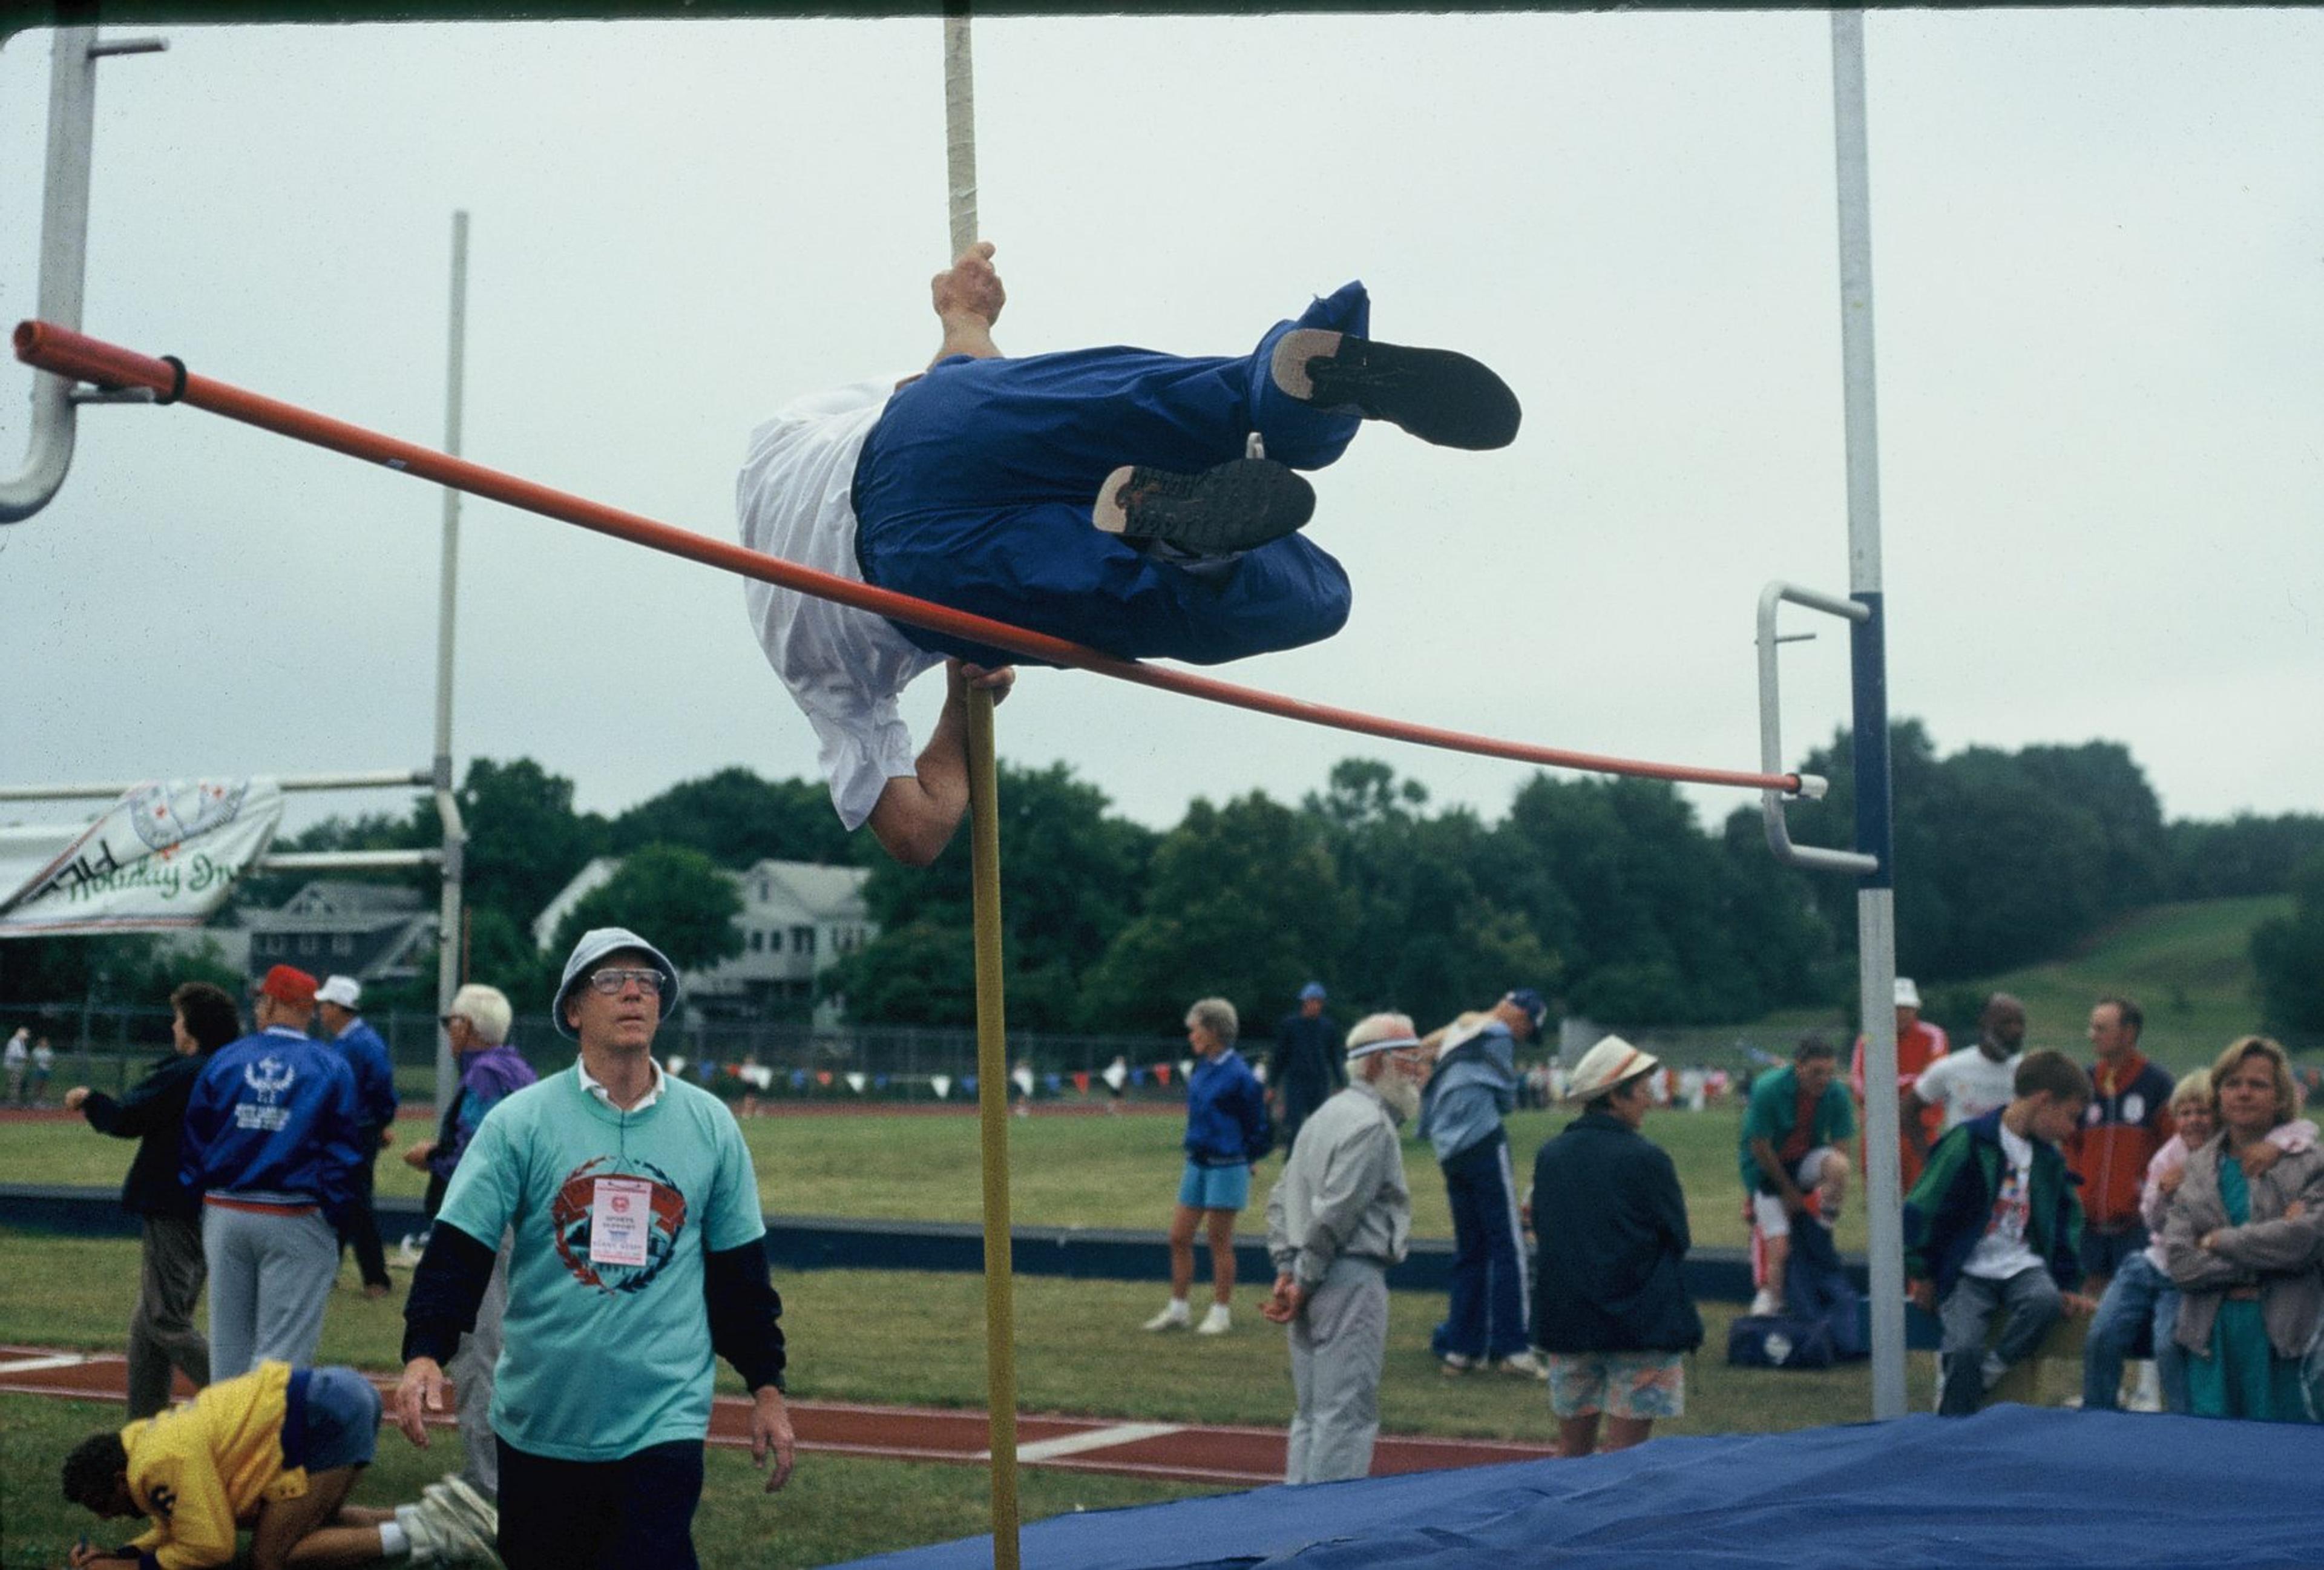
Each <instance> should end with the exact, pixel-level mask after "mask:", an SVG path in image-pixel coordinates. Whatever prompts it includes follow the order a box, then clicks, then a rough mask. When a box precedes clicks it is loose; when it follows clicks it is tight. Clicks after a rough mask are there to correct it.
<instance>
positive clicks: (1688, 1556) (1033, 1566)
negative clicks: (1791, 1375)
mask: <svg viewBox="0 0 2324 1570" xmlns="http://www.w3.org/2000/svg"><path fill="white" fill-rule="evenodd" d="M809 1464H812V1462H811V1461H810V1462H809ZM2319 1494H2324V1427H2292V1426H2286V1425H2280V1424H2264V1423H2230V1422H2220V1421H2212V1420H2207V1419H2204V1418H2167V1417H2154V1416H2143V1415H2133V1414H2125V1413H2104V1412H2093V1413H2088V1414H2084V1413H2080V1412H2069V1411H2056V1410H2037V1409H2035V1408H2027V1407H2011V1406H2004V1407H1996V1408H1991V1409H1989V1410H1987V1411H1985V1412H1983V1413H1980V1414H1979V1415H1978V1416H1977V1417H1974V1418H1960V1419H1950V1420H1945V1419H1939V1418H1933V1417H1928V1416H1916V1417H1910V1418H1900V1419H1898V1420H1897V1421H1895V1422H1894V1423H1885V1424H1872V1423H1865V1424H1854V1425H1850V1426H1849V1427H1833V1428H1810V1429H1805V1430H1802V1431H1800V1432H1797V1433H1791V1434H1768V1435H1728V1436H1718V1437H1712V1438H1700V1439H1656V1440H1654V1441H1652V1442H1650V1443H1649V1444H1646V1445H1641V1446H1639V1447H1638V1448H1637V1449H1635V1450H1629V1451H1626V1452H1623V1453H1620V1454H1618V1455H1600V1456H1593V1457H1591V1458H1589V1459H1586V1460H1581V1461H1528V1462H1519V1463H1517V1464H1511V1465H1507V1466H1482V1467H1474V1468H1471V1469H1469V1470H1466V1471H1461V1472H1438V1473H1416V1474H1413V1475H1409V1476H1403V1477H1382V1478H1368V1479H1365V1480H1364V1481H1362V1482H1337V1483H1326V1484H1322V1485H1319V1486H1314V1487H1307V1488H1296V1489H1295V1488H1280V1487H1278V1488H1262V1489H1255V1490H1253V1491H1250V1492H1248V1493H1240V1494H1230V1495H1224V1496H1221V1497H1217V1498H1211V1499H1197V1500H1183V1501H1177V1502H1175V1503H1171V1504H1163V1505H1148V1506H1145V1507H1143V1508H1140V1509H1137V1510H1106V1511H1100V1512H1095V1513H1092V1514H1086V1515H1072V1516H1060V1517H1056V1518H1054V1519H1049V1520H1046V1521H1041V1522H1037V1523H1036V1524H1034V1525H1032V1526H1029V1527H1028V1528H1025V1530H1024V1533H1023V1537H1022V1542H1023V1548H1024V1564H1025V1566H1026V1570H1198V1567H1200V1570H1213V1567H1216V1570H1226V1567H1228V1566H1233V1567H1236V1570H1245V1567H1252V1566H1277V1565H1281V1566H1296V1567H1297V1570H1352V1567H1354V1566H1387V1565H1392V1566H1405V1567H1412V1570H1420V1567H1423V1566H1425V1567H1427V1570H1452V1567H1453V1566H1462V1567H1464V1570H1466V1567H1474V1566H1493V1567H1496V1570H1499V1567H1501V1566H1521V1565H1556V1566H1560V1567H1561V1570H1563V1567H1565V1566H1614V1565H1621V1566H1637V1565H1648V1566H1660V1565H1687V1566H1694V1565H1701V1566H1717V1567H1720V1570H1730V1567H1731V1570H1741V1567H1743V1566H1766V1567H1767V1570H1821V1567H1824V1566H1830V1567H1831V1570H1861V1567H1863V1566H1867V1565H1873V1566H1878V1567H1879V1570H1904V1567H1906V1566H1914V1565H1942V1566H1947V1567H1962V1570H1965V1567H1969V1566H1986V1565H2026V1566H2033V1565H2043V1566H2051V1565H2108V1566H2115V1565H2121V1566H2144V1565H2201V1566H2205V1567H2206V1570H2223V1567H2226V1566H2247V1565H2248V1566H2259V1565H2270V1566H2274V1565H2324V1502H2319ZM857 1563H858V1565H862V1566H866V1567H870V1566H877V1567H878V1570H971V1567H975V1570H983V1567H985V1566H989V1565H991V1563H992V1550H991V1539H990V1538H964V1539H962V1540H961V1541H959V1542H955V1543H943V1544H938V1545H936V1546H935V1547H927V1548H916V1549H912V1550H909V1551H908V1552H904V1553H899V1554H888V1555H882V1556H879V1557H876V1558H871V1559H864V1560H860V1561H858V1562H857Z"/></svg>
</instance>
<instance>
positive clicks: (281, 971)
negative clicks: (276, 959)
mask: <svg viewBox="0 0 2324 1570" xmlns="http://www.w3.org/2000/svg"><path fill="white" fill-rule="evenodd" d="M251 991H252V992H253V993H260V994H263V995H264V996H266V997H270V998H272V999H273V1000H274V1001H275V1002H278V1003H306V1004H310V1005H311V1004H312V1003H313V1002H314V1001H315V978H314V977H313V976H310V975H309V974H307V973H306V972H305V971H303V970H300V968H299V967H298V966H297V965H276V966H275V967H274V968H273V969H272V970H270V971H268V972H267V973H266V979H265V980H264V981H262V982H260V983H259V984H257V985H256V986H254V987H253V988H252V989H251Z"/></svg>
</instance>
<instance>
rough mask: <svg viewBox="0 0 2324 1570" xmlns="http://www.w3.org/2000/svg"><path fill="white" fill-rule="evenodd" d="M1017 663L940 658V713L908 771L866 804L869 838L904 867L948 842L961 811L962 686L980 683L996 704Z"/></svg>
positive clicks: (964, 797)
mask: <svg viewBox="0 0 2324 1570" xmlns="http://www.w3.org/2000/svg"><path fill="white" fill-rule="evenodd" d="M1016 679H1017V668H1016V667H1015V666H1013V665H1004V666H1002V667H1001V668H1000V669H999V670H985V669H984V668H983V667H982V666H981V665H965V664H963V663H962V662H961V661H959V660H945V705H944V713H943V714H942V715H940V716H937V719H936V732H935V734H932V735H930V736H929V737H928V744H927V746H925V747H923V748H921V749H920V755H919V757H918V759H916V760H914V762H913V764H912V767H913V768H914V769H915V770H916V771H918V772H916V773H912V774H899V775H898V776H896V777H895V778H894V779H892V780H889V781H888V784H887V788H886V789H885V790H881V792H880V799H879V801H878V802H877V803H876V804H875V805H874V806H873V807H872V808H871V835H872V837H873V838H875V839H877V840H878V841H879V842H880V845H881V848H882V849H883V850H885V851H886V852H887V853H888V854H890V855H891V856H893V857H895V858H896V859H897V860H898V861H899V862H901V863H903V864H905V865H906V866H908V867H925V866H927V864H929V863H931V862H933V861H935V860H936V857H937V856H938V855H939V854H942V853H943V851H944V847H945V845H949V844H950V843H952V836H953V831H954V830H955V829H957V828H958V827H960V820H961V815H962V814H964V813H965V812H966V811H967V810H968V689H969V688H972V687H980V688H985V689H986V690H988V691H990V692H991V694H992V701H993V702H994V703H999V702H1000V701H1001V699H1002V698H1004V697H1008V696H1009V688H1010V686H1011V684H1013V683H1014V682H1015V681H1016Z"/></svg>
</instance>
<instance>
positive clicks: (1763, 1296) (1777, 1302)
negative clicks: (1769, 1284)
mask: <svg viewBox="0 0 2324 1570" xmlns="http://www.w3.org/2000/svg"><path fill="white" fill-rule="evenodd" d="M1783 1311H1784V1300H1783V1299H1782V1298H1778V1297H1776V1296H1775V1293H1773V1292H1771V1291H1769V1290H1768V1289H1767V1288H1765V1287H1762V1288H1759V1290H1758V1292H1757V1295H1756V1296H1754V1297H1753V1298H1752V1299H1751V1312H1752V1314H1753V1315H1754V1316H1761V1317H1764V1316H1767V1315H1770V1314H1781V1313H1782V1312H1783Z"/></svg>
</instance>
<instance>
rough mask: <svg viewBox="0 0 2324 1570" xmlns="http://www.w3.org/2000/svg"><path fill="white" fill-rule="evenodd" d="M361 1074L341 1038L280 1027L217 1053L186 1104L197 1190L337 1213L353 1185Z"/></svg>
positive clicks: (192, 1181)
mask: <svg viewBox="0 0 2324 1570" xmlns="http://www.w3.org/2000/svg"><path fill="white" fill-rule="evenodd" d="M356 1127H357V1125H356V1122H355V1074H354V1073H353V1071H352V1070H350V1069H349V1068H348V1067H347V1060H346V1058H345V1057H341V1056H340V1055H339V1051H338V1048H336V1047H334V1046H332V1045H331V1044H330V1043H329V1042H327V1041H317V1040H314V1039H311V1038H309V1037H306V1036H302V1035H300V1034H299V1033H298V1032H297V1031H295V1030H281V1029H280V1028H277V1029H272V1030H262V1031H260V1032H259V1033H258V1034H257V1035H255V1036H244V1038H243V1039H241V1040H239V1041H233V1042H229V1043H227V1044H226V1046H224V1047H221V1048H218V1049H217V1052H216V1053H215V1054H214V1055H212V1057H211V1058H210V1060H209V1064H208V1067H205V1068H204V1069H203V1070H202V1073H201V1077H200V1078H198V1080H196V1081H195V1082H194V1091H193V1095H192V1097H191V1099H189V1101H188V1103H187V1104H186V1131H185V1142H184V1147H183V1150H182V1152H181V1154H180V1159H179V1165H178V1172H179V1177H180V1180H181V1181H182V1182H183V1183H184V1184H185V1186H186V1187H188V1188H189V1189H190V1190H192V1191H193V1192H194V1193H195V1194H197V1195H208V1194H230V1195H235V1196H239V1197H242V1198H244V1199H252V1200H259V1201H265V1202H272V1203H278V1204H311V1205H321V1206H322V1208H323V1213H324V1214H325V1215H326V1216H327V1217H328V1218H329V1219H330V1220H332V1221H333V1222H334V1223H336V1222H337V1219H338V1217H339V1216H340V1215H341V1214H343V1213H344V1212H345V1211H346V1206H347V1203H348V1200H349V1198H350V1197H351V1196H352V1193H353V1185H354V1179H355V1163H356V1162H358V1161H363V1160H368V1159H370V1156H369V1155H368V1154H367V1153H364V1152H362V1151H360V1150H359V1149H358V1147H357V1144H356V1137H357V1135H356Z"/></svg>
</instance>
